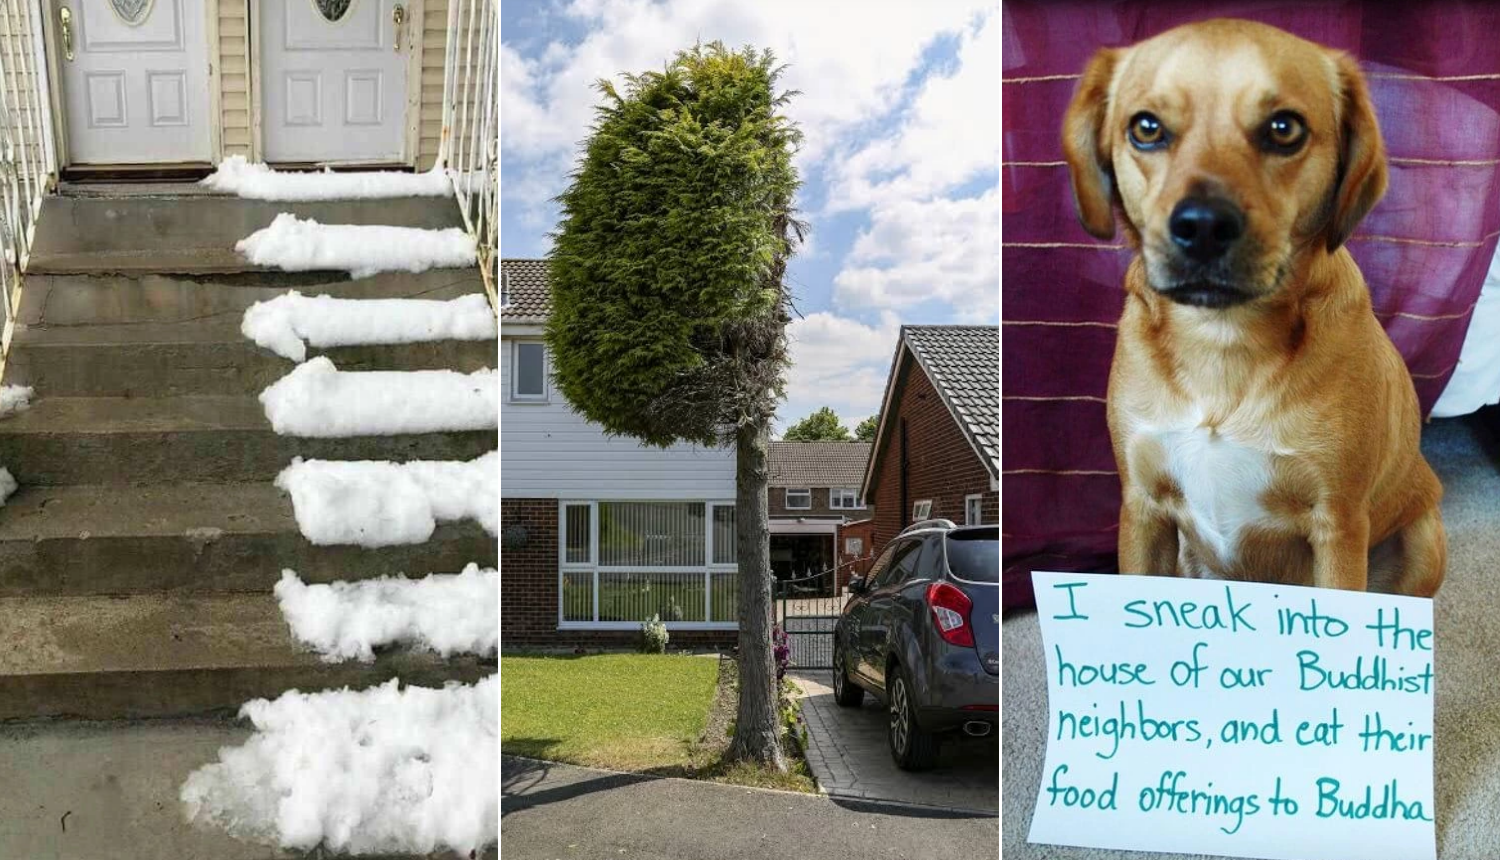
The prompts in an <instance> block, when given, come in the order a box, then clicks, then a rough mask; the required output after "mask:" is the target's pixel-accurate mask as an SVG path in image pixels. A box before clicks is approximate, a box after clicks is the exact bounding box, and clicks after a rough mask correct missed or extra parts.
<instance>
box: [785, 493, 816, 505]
mask: <svg viewBox="0 0 1500 860" xmlns="http://www.w3.org/2000/svg"><path fill="white" fill-rule="evenodd" d="M786 506H787V507H788V508H810V507H812V490H787V491H786Z"/></svg>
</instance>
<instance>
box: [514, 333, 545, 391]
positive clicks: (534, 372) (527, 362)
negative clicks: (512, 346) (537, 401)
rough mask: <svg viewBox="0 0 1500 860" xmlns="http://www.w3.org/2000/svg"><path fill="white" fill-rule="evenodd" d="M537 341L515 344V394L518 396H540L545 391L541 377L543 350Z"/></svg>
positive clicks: (543, 360)
mask: <svg viewBox="0 0 1500 860" xmlns="http://www.w3.org/2000/svg"><path fill="white" fill-rule="evenodd" d="M543 350H544V348H543V346H542V344H539V343H518V344H516V395H517V396H519V397H541V396H542V395H543V394H545V393H546V391H547V389H546V380H545V379H544V378H543V372H542V371H543V365H544V364H545V363H546V362H545V352H544V351H543Z"/></svg>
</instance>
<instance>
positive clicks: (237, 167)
mask: <svg viewBox="0 0 1500 860" xmlns="http://www.w3.org/2000/svg"><path fill="white" fill-rule="evenodd" d="M202 184H204V185H207V186H208V187H209V188H212V189H214V190H215V191H223V192H225V193H228V194H237V195H239V196H240V197H245V198H248V199H251V200H371V199H376V198H385V197H446V196H447V195H449V194H452V193H453V188H452V186H451V185H450V184H449V182H448V177H447V175H446V174H445V173H444V171H443V170H442V169H440V168H437V167H434V168H433V169H432V170H429V171H427V172H426V173H396V172H393V171H380V172H371V173H334V172H333V171H331V170H328V169H327V168H324V170H323V172H322V173H296V172H282V171H279V170H274V169H272V168H271V167H270V166H269V165H266V164H252V163H251V162H250V161H249V160H247V159H246V158H245V156H243V155H231V156H229V157H228V158H226V159H224V160H223V161H221V162H219V166H218V168H217V169H216V170H214V172H213V173H212V174H210V175H209V176H208V177H207V178H205V179H204V180H203V182H202Z"/></svg>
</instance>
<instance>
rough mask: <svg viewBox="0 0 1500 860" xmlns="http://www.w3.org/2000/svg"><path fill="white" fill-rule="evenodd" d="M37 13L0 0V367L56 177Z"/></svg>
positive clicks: (17, 0) (17, 1)
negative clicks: (0, 326)
mask: <svg viewBox="0 0 1500 860" xmlns="http://www.w3.org/2000/svg"><path fill="white" fill-rule="evenodd" d="M38 14H39V13H38V12H37V10H36V4H35V3H26V2H22V0H0V289H3V290H4V301H3V303H0V309H3V311H4V314H5V327H4V339H3V342H0V369H3V367H4V362H5V357H6V356H8V355H9V354H10V340H11V334H12V332H13V331H14V329H15V318H16V313H17V311H18V310H19V309H20V304H21V277H22V272H23V271H25V269H26V261H27V258H28V257H29V256H30V254H31V240H32V237H33V235H34V234H35V232H36V218H37V213H38V212H40V211H41V208H42V197H43V196H44V195H45V194H46V193H47V192H48V191H49V190H51V188H52V187H53V185H54V184H55V183H56V181H57V172H56V171H55V170H54V169H53V165H52V164H51V152H50V150H49V148H48V147H47V143H46V141H47V137H46V135H47V128H46V121H47V120H46V113H45V110H44V105H45V104H46V97H45V96H44V95H43V92H42V81H43V78H42V74H41V72H40V71H39V70H38V68H37V65H38V59H37V56H38V55H37V43H38V39H37V34H38V33H40V32H41V22H40V21H39V20H38V17H37V16H38Z"/></svg>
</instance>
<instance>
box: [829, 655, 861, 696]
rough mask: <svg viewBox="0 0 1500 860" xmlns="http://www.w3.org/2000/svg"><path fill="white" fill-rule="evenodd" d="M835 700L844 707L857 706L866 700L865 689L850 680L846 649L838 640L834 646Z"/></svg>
mask: <svg viewBox="0 0 1500 860" xmlns="http://www.w3.org/2000/svg"><path fill="white" fill-rule="evenodd" d="M833 701H834V702H835V703H837V704H838V705H839V706H840V707H843V708H857V707H859V706H860V705H862V704H864V701H865V691H864V690H863V689H862V688H861V687H860V686H859V685H858V684H856V683H854V682H853V681H850V680H849V667H848V666H846V665H845V664H844V649H843V648H840V647H839V646H838V643H837V642H835V643H834V646H833Z"/></svg>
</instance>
